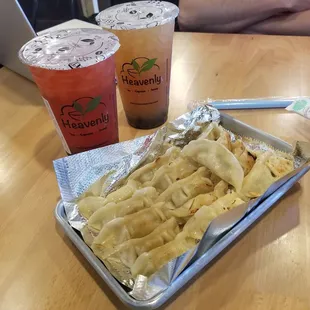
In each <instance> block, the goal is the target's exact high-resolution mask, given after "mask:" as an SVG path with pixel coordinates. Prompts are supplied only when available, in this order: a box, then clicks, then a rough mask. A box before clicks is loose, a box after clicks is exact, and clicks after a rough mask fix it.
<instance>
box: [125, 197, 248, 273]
mask: <svg viewBox="0 0 310 310" xmlns="http://www.w3.org/2000/svg"><path fill="white" fill-rule="evenodd" d="M242 203H243V201H242V200H241V199H240V198H239V197H238V195H237V194H236V193H230V194H227V195H226V196H224V197H221V198H220V199H218V200H216V201H215V202H213V203H212V204H211V205H209V206H203V207H201V208H200V209H199V210H198V211H197V212H196V213H195V215H194V216H193V217H192V218H191V219H190V220H189V221H188V222H187V224H185V226H184V228H183V231H182V232H180V233H179V234H178V235H177V236H176V238H175V239H174V240H172V241H170V242H168V243H166V244H164V245H163V246H160V247H158V248H155V249H153V250H151V251H149V252H146V253H143V254H141V255H140V256H139V257H138V258H137V260H136V261H135V263H134V264H133V266H132V267H131V273H132V275H133V276H134V277H136V276H137V275H144V276H146V277H149V276H151V275H152V274H153V273H155V272H156V271H158V270H159V269H160V268H161V267H163V266H164V265H166V264H167V263H168V262H169V261H171V260H172V259H174V258H177V257H179V256H180V255H182V254H184V253H185V252H187V251H188V250H190V249H191V248H193V247H194V246H195V245H196V244H197V242H198V241H199V240H201V238H202V236H203V234H204V233H205V231H206V229H207V227H208V226H209V224H210V223H211V221H212V220H213V219H214V218H216V217H217V216H218V215H220V214H221V213H224V212H226V211H227V210H229V209H231V208H234V207H236V206H238V205H240V204H242Z"/></svg>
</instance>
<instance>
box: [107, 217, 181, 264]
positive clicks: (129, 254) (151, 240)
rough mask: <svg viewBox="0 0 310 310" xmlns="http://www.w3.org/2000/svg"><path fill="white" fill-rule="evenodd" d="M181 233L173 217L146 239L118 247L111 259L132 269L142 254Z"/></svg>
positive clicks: (131, 241) (129, 241) (127, 242)
mask: <svg viewBox="0 0 310 310" xmlns="http://www.w3.org/2000/svg"><path fill="white" fill-rule="evenodd" d="M179 232H180V228H179V226H178V223H177V221H176V220H175V218H173V217H172V218H170V219H169V220H168V221H166V222H164V223H162V224H160V225H159V226H158V227H157V228H155V229H154V230H153V231H152V232H151V233H150V234H148V235H146V236H145V237H142V238H137V239H131V240H128V241H126V242H123V243H122V244H120V245H119V246H117V248H116V249H115V253H113V255H112V257H110V258H111V259H113V260H114V261H115V260H120V261H121V262H122V263H123V264H124V265H125V266H127V267H129V268H130V267H131V266H132V265H133V264H134V262H135V261H136V259H137V258H138V257H139V256H140V255H141V254H143V253H145V252H148V251H151V250H153V249H155V248H157V247H160V246H162V245H164V244H166V243H168V242H170V241H172V240H173V239H174V238H175V237H176V235H177V234H178V233H179Z"/></svg>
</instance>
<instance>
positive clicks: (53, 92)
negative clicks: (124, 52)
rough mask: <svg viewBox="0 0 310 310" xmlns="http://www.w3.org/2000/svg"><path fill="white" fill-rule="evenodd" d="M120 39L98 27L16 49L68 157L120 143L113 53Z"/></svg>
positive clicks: (57, 33) (51, 36)
mask: <svg viewBox="0 0 310 310" xmlns="http://www.w3.org/2000/svg"><path fill="white" fill-rule="evenodd" d="M118 48H119V41H118V38H117V37H116V36H115V35H113V34H112V33H110V32H107V31H103V30H100V29H66V30H60V31H55V32H51V33H49V34H45V35H43V36H38V37H36V38H34V39H32V40H31V41H29V42H28V43H26V44H25V45H24V46H23V47H22V48H21V50H20V51H19V57H20V60H21V61H22V62H23V63H25V64H26V65H27V66H28V67H29V69H30V71H31V73H32V76H33V79H34V81H35V82H36V84H37V86H38V88H39V89H40V92H41V95H42V97H43V101H44V103H45V105H46V107H47V109H48V111H49V114H50V116H51V118H52V120H53V122H54V125H55V127H56V130H57V132H58V135H59V136H60V138H61V141H62V144H63V146H64V149H65V150H66V152H67V153H68V154H73V153H79V152H82V151H87V150H90V149H93V148H97V147H102V146H105V145H108V144H112V143H116V142H118V141H119V140H118V121H117V107H116V85H115V62H114V56H113V55H114V53H115V52H116V51H117V50H118Z"/></svg>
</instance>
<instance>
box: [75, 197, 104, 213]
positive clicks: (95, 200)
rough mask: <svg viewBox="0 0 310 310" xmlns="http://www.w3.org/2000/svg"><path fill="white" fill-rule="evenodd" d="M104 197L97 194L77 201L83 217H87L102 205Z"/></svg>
mask: <svg viewBox="0 0 310 310" xmlns="http://www.w3.org/2000/svg"><path fill="white" fill-rule="evenodd" d="M104 204H105V199H104V198H103V197H98V196H88V197H85V198H83V199H81V200H80V201H78V203H77V206H78V209H79V212H80V213H81V215H82V216H83V217H85V218H86V219H89V218H90V217H91V215H92V214H93V213H94V212H96V211H97V210H98V209H99V208H101V207H102V206H104Z"/></svg>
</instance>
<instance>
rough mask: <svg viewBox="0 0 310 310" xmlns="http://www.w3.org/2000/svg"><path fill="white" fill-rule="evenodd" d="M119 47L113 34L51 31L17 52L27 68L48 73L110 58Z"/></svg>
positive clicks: (96, 31)
mask: <svg viewBox="0 0 310 310" xmlns="http://www.w3.org/2000/svg"><path fill="white" fill-rule="evenodd" d="M119 47H120V44H119V41H118V38H117V36H115V35H114V34H113V33H111V32H108V31H105V30H100V29H93V28H75V29H62V30H57V31H52V32H50V33H47V34H44V35H41V36H38V37H35V38H33V39H32V40H30V41H29V42H27V43H26V44H25V45H24V46H23V47H22V48H21V49H20V51H19V58H20V60H21V61H22V62H23V63H24V64H26V65H29V66H34V67H40V68H45V69H52V70H71V69H76V68H84V67H88V66H91V65H94V64H96V63H98V62H101V61H103V60H105V59H107V58H109V57H110V56H112V55H113V54H114V53H115V52H116V51H117V50H118V49H119Z"/></svg>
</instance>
